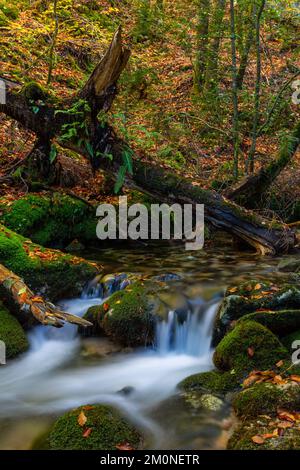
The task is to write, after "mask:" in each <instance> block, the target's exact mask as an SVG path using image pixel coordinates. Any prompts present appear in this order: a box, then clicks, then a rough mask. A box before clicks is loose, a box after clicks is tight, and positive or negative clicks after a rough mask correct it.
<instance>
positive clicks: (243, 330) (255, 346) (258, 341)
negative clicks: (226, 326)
mask: <svg viewBox="0 0 300 470" xmlns="http://www.w3.org/2000/svg"><path fill="white" fill-rule="evenodd" d="M287 357H288V352H287V350H286V349H285V348H284V346H283V345H282V344H281V342H280V341H279V339H278V338H277V337H276V336H275V335H274V334H273V333H272V332H271V331H269V330H268V329H267V328H265V327H264V326H262V325H260V324H259V323H256V322H254V321H245V322H241V323H239V324H237V325H236V327H235V328H234V329H233V330H232V331H230V332H229V333H227V335H226V336H225V337H224V338H223V339H222V341H221V342H220V343H219V344H218V346H217V347H216V350H215V353H214V357H213V359H214V364H215V365H216V367H217V368H218V369H220V370H224V371H230V370H232V369H234V370H235V371H237V372H240V371H242V372H249V371H251V370H253V369H260V370H264V369H268V368H270V367H274V366H275V364H276V363H277V362H278V361H279V360H281V359H285V358H287Z"/></svg>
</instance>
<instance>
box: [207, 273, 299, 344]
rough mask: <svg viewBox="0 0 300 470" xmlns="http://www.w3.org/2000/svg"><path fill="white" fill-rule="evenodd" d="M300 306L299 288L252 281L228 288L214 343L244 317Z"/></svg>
mask: <svg viewBox="0 0 300 470" xmlns="http://www.w3.org/2000/svg"><path fill="white" fill-rule="evenodd" d="M299 307H300V289H299V288H297V287H296V286H290V285H284V286H282V287H278V286H275V285H273V284H271V283H266V282H265V283H262V282H259V281H251V282H248V283H244V284H242V285H241V286H239V287H232V288H229V289H227V291H226V294H225V298H224V300H223V302H222V304H221V305H220V308H219V310H218V313H217V315H216V321H215V325H214V331H213V344H214V345H217V344H218V342H219V341H221V339H222V338H223V336H224V335H225V334H226V332H227V331H228V330H229V329H230V328H231V326H232V325H233V324H235V322H236V321H237V320H239V319H240V318H241V317H243V316H245V315H247V314H250V313H255V312H257V311H262V310H267V311H280V310H297V309H299Z"/></svg>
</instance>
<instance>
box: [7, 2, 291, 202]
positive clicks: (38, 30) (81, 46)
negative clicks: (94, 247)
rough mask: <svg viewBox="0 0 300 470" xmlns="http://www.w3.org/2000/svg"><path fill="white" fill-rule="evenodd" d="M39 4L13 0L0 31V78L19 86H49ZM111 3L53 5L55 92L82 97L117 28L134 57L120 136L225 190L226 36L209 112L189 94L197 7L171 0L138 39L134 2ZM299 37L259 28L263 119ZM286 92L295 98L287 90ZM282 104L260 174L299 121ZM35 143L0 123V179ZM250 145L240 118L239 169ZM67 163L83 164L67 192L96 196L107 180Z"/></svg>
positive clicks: (121, 101)
mask: <svg viewBox="0 0 300 470" xmlns="http://www.w3.org/2000/svg"><path fill="white" fill-rule="evenodd" d="M2 3H3V2H2ZM4 3H5V2H4ZM44 3H45V2H42V1H37V2H33V3H32V5H31V7H28V6H27V2H22V1H21V2H16V1H12V2H10V4H11V7H12V8H13V7H15V9H17V7H19V8H20V10H19V12H17V13H16V18H13V15H11V17H10V18H9V20H8V21H7V23H6V24H2V26H1V25H0V26H1V49H2V50H3V51H4V54H3V55H2V56H1V58H0V76H3V77H5V78H7V79H11V80H13V81H16V82H18V83H26V82H29V81H31V80H34V81H37V82H39V83H40V84H41V85H43V86H45V82H46V78H47V70H48V61H47V57H48V54H49V47H50V43H51V34H52V30H53V18H52V12H51V9H50V10H49V7H48V9H47V8H46V9H45V8H44V6H43V5H44ZM91 4H93V8H91ZM115 4H117V6H115V7H112V6H111V5H112V2H109V1H106V0H94V1H93V2H90V1H87V0H85V1H80V2H79V1H73V2H72V1H70V0H63V1H61V2H59V5H60V6H59V33H58V38H57V44H56V48H55V50H56V55H55V67H54V71H53V80H52V83H51V92H52V93H53V94H54V95H55V96H56V97H58V98H59V99H61V100H64V99H65V98H67V97H69V96H72V95H73V94H74V93H75V92H76V91H78V89H80V87H81V86H82V84H83V83H84V81H85V80H86V78H87V77H88V75H89V74H90V72H91V70H92V68H93V65H95V63H96V62H97V60H98V58H99V56H101V54H102V53H103V51H104V50H105V48H106V47H107V46H108V44H109V42H110V40H111V37H112V34H113V31H114V30H115V29H116V27H117V26H118V25H119V24H122V26H123V33H124V36H125V41H126V42H127V43H128V44H129V45H130V47H131V49H132V57H131V59H130V64H129V66H128V69H127V70H126V71H125V72H124V73H123V76H122V78H121V80H120V84H119V89H120V90H119V95H118V98H117V99H116V100H115V103H114V105H113V108H112V110H111V111H110V120H111V121H112V123H113V125H114V127H115V128H116V129H117V130H118V132H120V134H122V135H123V136H125V138H126V139H127V140H128V141H129V142H130V144H131V146H132V148H133V149H134V150H135V151H136V152H137V154H138V155H139V156H140V158H148V159H155V160H156V162H159V163H160V164H161V165H162V166H164V167H170V168H172V169H173V170H175V171H179V172H181V173H182V169H183V168H184V172H185V174H186V176H190V177H191V178H193V179H194V180H195V182H196V184H199V185H201V186H203V187H205V188H209V187H214V183H215V182H217V183H218V187H219V186H220V188H221V189H222V181H225V183H226V180H228V179H230V178H231V175H232V155H233V149H232V143H231V138H230V126H231V105H230V75H228V69H229V68H230V54H229V40H227V39H225V41H224V44H223V47H224V50H222V58H221V63H220V76H221V77H222V79H221V81H220V97H219V99H218V102H217V103H214V106H215V109H213V108H212V107H210V106H207V105H206V104H205V103H203V102H202V100H201V99H200V98H199V96H197V94H196V93H195V90H194V87H193V62H194V51H195V30H196V18H197V14H196V13H197V10H196V5H195V4H194V3H193V2H192V3H190V2H189V4H188V5H187V1H186V0H180V1H178V2H176V4H174V2H172V4H170V3H169V2H167V7H166V8H167V10H166V13H165V16H164V17H163V18H160V19H158V21H156V22H153V25H152V26H151V25H150V27H149V28H150V29H149V31H148V32H147V36H146V37H143V30H142V29H141V24H140V19H139V17H138V13H137V9H136V8H134V6H132V4H130V5H129V4H126V5H125V4H121V3H119V2H115ZM133 4H134V2H133ZM0 8H1V2H0ZM275 27H276V29H274V28H275ZM294 34H295V36H294ZM297 34H298V33H297V30H295V27H294V26H293V25H285V24H280V25H277V24H276V23H275V22H274V21H270V22H269V24H268V26H266V27H265V29H264V31H263V36H264V37H263V54H262V59H263V76H262V79H263V93H262V121H263V120H264V116H265V115H266V112H267V110H268V109H269V107H270V103H272V99H274V96H275V95H276V93H277V92H278V90H279V89H280V87H281V86H282V84H283V83H284V82H285V81H286V80H287V79H288V78H290V76H291V72H290V66H291V64H293V65H296V64H297V61H298V65H300V63H299V59H298V58H297V47H296V46H295V44H297ZM255 70H256V68H255V57H252V58H251V61H250V64H249V68H248V70H247V77H246V81H245V90H244V91H243V93H242V97H241V108H240V110H241V113H244V114H245V115H247V113H248V114H249V113H250V110H251V106H252V101H251V100H252V98H253V91H254V90H253V86H254V82H255ZM287 93H288V94H289V93H290V94H291V90H288V91H287ZM286 101H287V102H286V103H284V106H283V108H282V109H281V110H280V112H279V115H278V116H275V120H274V121H275V122H274V123H273V124H272V128H271V129H270V132H269V133H267V134H264V135H263V136H262V137H261V138H259V139H258V143H257V156H256V168H259V167H260V166H261V165H263V164H264V163H266V162H268V161H270V158H271V157H273V156H275V155H276V151H277V149H278V147H279V137H280V135H281V134H282V132H284V131H286V130H287V129H288V128H289V127H292V123H293V122H294V120H295V119H296V118H297V115H299V106H297V105H293V104H291V98H290V99H289V96H288V95H287V97H286ZM285 118H286V120H285ZM247 127H248V129H247ZM244 128H245V131H244ZM33 141H34V136H33V135H32V134H30V133H29V132H26V131H25V130H23V129H21V128H20V127H19V126H18V124H17V123H16V122H13V121H11V120H9V119H7V118H5V117H4V116H0V142H1V145H0V175H1V174H3V173H4V172H5V171H6V170H7V168H9V167H11V166H12V165H13V164H14V163H15V162H16V161H18V160H19V159H20V158H24V156H25V155H26V154H27V153H28V151H29V150H30V148H31V146H32V143H33ZM250 145H251V121H249V122H248V126H247V122H246V121H245V124H243V138H242V142H241V155H240V162H241V163H240V167H241V172H242V170H243V166H244V161H245V158H246V157H247V153H248V150H249V148H250ZM64 155H66V151H64V150H63V149H60V156H64ZM67 156H68V157H70V156H71V157H72V158H75V159H78V163H79V164H80V165H83V166H84V167H83V169H82V172H83V177H82V178H81V180H82V184H80V185H79V186H76V187H74V188H73V189H72V190H73V191H74V192H75V193H78V194H80V195H84V197H86V198H87V199H90V200H93V199H97V198H98V188H100V187H101V184H102V182H103V176H102V175H101V174H98V175H96V176H95V175H93V174H92V173H91V171H90V170H89V169H88V167H87V166H86V163H85V162H83V161H82V160H81V158H80V157H78V156H74V155H73V154H72V155H70V153H69V152H68V153H67ZM299 163H300V153H299V152H298V154H297V155H296V156H295V158H294V160H293V164H292V165H290V166H289V168H288V169H287V170H285V171H284V172H283V173H282V176H281V178H280V181H278V182H276V192H281V193H283V192H284V193H286V195H287V199H289V198H295V197H297V198H298V197H299V198H300V184H299V183H300V164H299ZM220 182H221V184H220ZM217 189H218V188H217ZM7 191H9V192H10V193H11V196H12V197H19V196H20V195H21V194H22V193H23V192H24V191H26V187H24V185H23V184H22V182H21V181H20V182H19V184H16V185H14V186H13V187H11V186H9V187H8V186H3V187H2V188H1V193H2V194H3V192H4V193H5V192H7ZM102 197H103V195H102Z"/></svg>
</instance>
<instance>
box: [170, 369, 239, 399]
mask: <svg viewBox="0 0 300 470" xmlns="http://www.w3.org/2000/svg"><path fill="white" fill-rule="evenodd" d="M240 384H241V378H240V377H239V375H238V374H237V373H236V372H235V371H234V370H233V371H231V372H221V371H217V370H212V371H209V372H201V373H199V374H194V375H190V376H189V377H186V378H185V379H184V380H182V382H180V383H179V384H178V388H179V390H183V391H186V392H192V391H199V392H202V393H207V392H210V393H216V394H218V395H225V394H227V393H228V392H230V391H232V390H235V389H237V388H239V387H240Z"/></svg>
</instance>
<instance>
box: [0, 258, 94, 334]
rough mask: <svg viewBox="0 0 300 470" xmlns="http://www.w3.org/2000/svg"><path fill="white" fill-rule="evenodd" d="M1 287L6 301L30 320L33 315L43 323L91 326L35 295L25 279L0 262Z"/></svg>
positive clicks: (56, 325)
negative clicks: (29, 316) (29, 317)
mask: <svg viewBox="0 0 300 470" xmlns="http://www.w3.org/2000/svg"><path fill="white" fill-rule="evenodd" d="M0 287H1V289H2V291H3V290H4V292H5V297H6V302H7V301H8V302H9V304H10V308H12V309H13V310H16V311H17V315H18V316H19V317H21V318H24V319H25V320H28V315H31V316H33V317H34V318H35V319H36V320H37V321H38V322H40V323H42V324H43V325H51V326H55V327H58V328H60V327H62V326H63V325H64V323H65V322H67V323H74V324H75V325H80V326H84V327H85V326H91V323H90V322H89V321H87V320H84V319H83V318H80V317H77V316H76V315H72V314H70V313H66V312H63V311H61V310H59V309H58V308H57V307H55V305H53V304H51V303H50V302H47V301H45V300H44V299H43V298H42V297H40V296H36V295H34V293H33V292H32V291H31V290H30V289H29V287H27V285H26V284H25V283H24V281H23V280H22V279H21V278H20V277H19V276H17V275H16V274H14V273H13V272H12V271H9V269H7V268H5V267H4V266H3V265H2V264H0Z"/></svg>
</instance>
